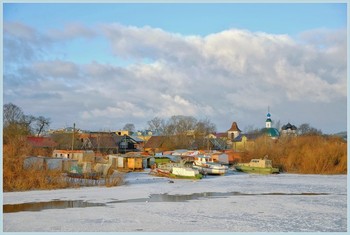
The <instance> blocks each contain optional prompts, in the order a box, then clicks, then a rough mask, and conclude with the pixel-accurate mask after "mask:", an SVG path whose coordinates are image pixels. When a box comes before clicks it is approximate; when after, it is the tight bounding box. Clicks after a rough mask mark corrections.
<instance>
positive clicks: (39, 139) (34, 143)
mask: <svg viewBox="0 0 350 235" xmlns="http://www.w3.org/2000/svg"><path fill="white" fill-rule="evenodd" d="M27 143H28V144H29V145H30V146H31V147H32V148H33V149H32V154H33V155H42V156H48V155H51V153H52V151H53V150H54V149H55V148H56V147H57V145H58V144H57V143H56V142H55V141H54V140H53V139H52V138H50V137H43V136H28V137H27Z"/></svg>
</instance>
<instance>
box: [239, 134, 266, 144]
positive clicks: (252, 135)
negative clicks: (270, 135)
mask: <svg viewBox="0 0 350 235" xmlns="http://www.w3.org/2000/svg"><path fill="white" fill-rule="evenodd" d="M243 136H245V137H247V139H248V140H255V139H257V138H258V137H259V136H261V133H251V134H240V135H238V136H237V137H236V138H235V139H234V140H233V142H240V141H242V138H243Z"/></svg>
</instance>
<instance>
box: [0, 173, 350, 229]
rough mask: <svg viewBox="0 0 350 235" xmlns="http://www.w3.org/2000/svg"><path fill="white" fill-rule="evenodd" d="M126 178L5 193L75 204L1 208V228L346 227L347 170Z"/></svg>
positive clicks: (17, 200)
mask: <svg viewBox="0 0 350 235" xmlns="http://www.w3.org/2000/svg"><path fill="white" fill-rule="evenodd" d="M125 180H126V184H125V185H123V186H119V187H112V188H106V187H86V188H77V189H62V190H47V191H27V192H10V193H4V194H3V203H4V205H5V206H6V205H9V204H21V203H37V202H52V201H58V202H60V201H70V202H76V205H78V206H74V205H73V204H64V205H70V206H72V205H73V206H72V207H71V208H66V209H59V208H55V209H48V208H49V207H47V208H43V209H42V210H37V211H19V212H13V213H4V214H3V231H4V232H347V176H346V175H298V174H279V175H254V174H243V173H241V174H239V173H236V172H235V173H233V172H230V173H229V174H227V175H225V176H208V177H206V178H204V179H202V180H183V179H181V180H180V179H172V181H173V183H172V182H170V180H169V179H167V178H162V177H155V176H151V175H149V174H148V171H145V172H138V173H128V174H127V175H126V179H125ZM184 195H187V196H184ZM77 202H80V203H78V204H77ZM81 202H83V203H90V204H81ZM62 203H63V202H62ZM62 203H61V204H62ZM79 205H87V206H86V207H84V206H82V207H80V206H79ZM89 205H90V206H89ZM94 205H96V206H94ZM5 206H4V207H5Z"/></svg>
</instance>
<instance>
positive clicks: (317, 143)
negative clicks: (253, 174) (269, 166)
mask: <svg viewBox="0 0 350 235" xmlns="http://www.w3.org/2000/svg"><path fill="white" fill-rule="evenodd" d="M265 155H268V156H269V159H271V160H272V161H273V164H274V165H276V166H278V167H280V169H281V170H282V171H285V172H290V173H302V174H346V173H347V143H346V142H345V141H343V140H342V139H340V138H339V137H329V136H320V135H313V136H298V137H296V138H280V139H279V140H277V141H272V140H271V139H268V138H266V137H262V138H259V139H257V140H256V141H255V145H254V147H253V148H252V149H251V150H250V151H249V152H246V153H245V154H244V155H243V156H242V161H248V160H250V159H251V158H257V157H263V156H265Z"/></svg>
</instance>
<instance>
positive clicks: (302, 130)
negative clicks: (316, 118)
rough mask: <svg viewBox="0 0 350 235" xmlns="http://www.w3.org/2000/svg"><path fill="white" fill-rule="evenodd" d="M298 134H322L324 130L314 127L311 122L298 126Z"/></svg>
mask: <svg viewBox="0 0 350 235" xmlns="http://www.w3.org/2000/svg"><path fill="white" fill-rule="evenodd" d="M298 134H299V135H322V131H321V130H317V129H316V128H314V127H312V126H311V125H310V124H309V123H303V124H301V125H300V126H299V127H298Z"/></svg>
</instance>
